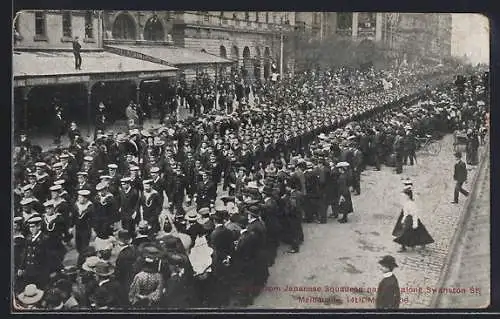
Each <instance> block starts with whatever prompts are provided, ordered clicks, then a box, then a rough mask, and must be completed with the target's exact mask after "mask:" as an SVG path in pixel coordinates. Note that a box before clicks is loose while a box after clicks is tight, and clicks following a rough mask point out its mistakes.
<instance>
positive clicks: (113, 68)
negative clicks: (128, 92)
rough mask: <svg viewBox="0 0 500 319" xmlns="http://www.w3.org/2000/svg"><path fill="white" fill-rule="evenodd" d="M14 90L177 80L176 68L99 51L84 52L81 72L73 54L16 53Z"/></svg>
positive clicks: (58, 52)
mask: <svg viewBox="0 0 500 319" xmlns="http://www.w3.org/2000/svg"><path fill="white" fill-rule="evenodd" d="M12 56H13V66H12V71H13V75H14V87H24V86H36V85H53V84H69V83H85V82H88V81H104V80H108V81H110V80H117V81H121V80H137V79H152V78H159V77H169V76H175V75H176V74H177V71H178V69H177V68H175V67H171V66H167V65H162V64H158V63H153V62H149V61H144V60H139V59H134V58H130V57H125V56H121V55H118V54H114V53H110V52H106V51H99V52H82V53H81V56H82V70H75V59H74V56H73V53H72V52H66V51H36V52H31V51H30V52H25V51H23V52H20V51H14V53H13V54H12Z"/></svg>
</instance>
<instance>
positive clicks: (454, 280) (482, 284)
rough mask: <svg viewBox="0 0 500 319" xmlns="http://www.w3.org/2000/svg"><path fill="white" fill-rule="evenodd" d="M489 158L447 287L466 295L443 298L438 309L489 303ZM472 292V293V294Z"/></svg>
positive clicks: (454, 252) (456, 250) (481, 175)
mask: <svg viewBox="0 0 500 319" xmlns="http://www.w3.org/2000/svg"><path fill="white" fill-rule="evenodd" d="M489 162H490V160H489V157H486V159H485V163H484V164H483V167H482V169H481V171H480V173H479V177H478V181H477V186H476V187H477V188H476V190H475V194H473V195H472V198H471V201H472V202H471V205H470V207H469V213H470V215H469V216H468V218H467V219H466V221H465V224H464V226H463V227H462V228H463V232H461V233H460V235H459V236H460V237H459V240H458V244H457V247H456V249H455V250H454V251H453V255H452V258H451V262H450V267H449V269H448V270H449V276H448V278H447V279H446V280H445V281H444V284H443V286H444V287H463V288H465V289H466V293H464V294H444V295H442V298H441V299H440V300H438V303H437V307H439V308H485V307H487V306H489V303H490V293H491V290H490V289H491V287H490V266H491V258H490V257H491V256H490V253H491V248H490V247H491V246H490V226H491V224H490V165H489ZM471 289H472V290H471Z"/></svg>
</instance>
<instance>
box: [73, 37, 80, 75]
mask: <svg viewBox="0 0 500 319" xmlns="http://www.w3.org/2000/svg"><path fill="white" fill-rule="evenodd" d="M81 49H82V45H81V44H80V40H79V38H78V37H75V39H74V40H73V54H74V55H75V70H81V69H82V57H81V55H80V50H81Z"/></svg>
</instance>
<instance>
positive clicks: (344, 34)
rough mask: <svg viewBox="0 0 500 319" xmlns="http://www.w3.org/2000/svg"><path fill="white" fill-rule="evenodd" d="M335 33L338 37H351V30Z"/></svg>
mask: <svg viewBox="0 0 500 319" xmlns="http://www.w3.org/2000/svg"><path fill="white" fill-rule="evenodd" d="M336 33H337V34H338V35H340V36H348V37H350V36H352V29H351V28H349V29H337V30H336Z"/></svg>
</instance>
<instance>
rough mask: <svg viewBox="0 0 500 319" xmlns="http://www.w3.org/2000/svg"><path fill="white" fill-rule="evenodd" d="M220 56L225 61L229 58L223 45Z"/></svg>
mask: <svg viewBox="0 0 500 319" xmlns="http://www.w3.org/2000/svg"><path fill="white" fill-rule="evenodd" d="M219 56H220V57H221V58H224V59H225V58H227V52H226V47H225V46H223V45H221V46H220V48H219Z"/></svg>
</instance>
